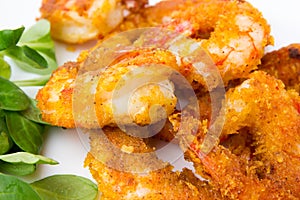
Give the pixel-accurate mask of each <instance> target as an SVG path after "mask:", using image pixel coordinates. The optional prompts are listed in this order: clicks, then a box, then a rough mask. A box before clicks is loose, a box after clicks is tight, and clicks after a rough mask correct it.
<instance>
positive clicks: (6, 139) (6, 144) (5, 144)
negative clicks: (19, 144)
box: [0, 116, 13, 155]
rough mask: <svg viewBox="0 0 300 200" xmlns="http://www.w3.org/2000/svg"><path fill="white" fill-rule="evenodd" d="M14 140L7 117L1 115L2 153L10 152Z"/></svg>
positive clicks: (0, 138)
mask: <svg viewBox="0 0 300 200" xmlns="http://www.w3.org/2000/svg"><path fill="white" fill-rule="evenodd" d="M12 145H13V142H12V140H11V138H10V136H9V134H8V130H7V127H6V123H5V119H4V118H3V117H1V116H0V155H2V154H4V153H6V152H8V151H9V150H10V149H11V147H12Z"/></svg>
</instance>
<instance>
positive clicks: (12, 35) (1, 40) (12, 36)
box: [0, 27, 25, 51]
mask: <svg viewBox="0 0 300 200" xmlns="http://www.w3.org/2000/svg"><path fill="white" fill-rule="evenodd" d="M24 29H25V28H24V27H21V28H18V29H15V30H2V31H0V51H2V50H5V49H7V48H9V47H12V46H15V45H16V44H17V43H18V41H19V39H20V37H21V35H22V33H23V31H24Z"/></svg>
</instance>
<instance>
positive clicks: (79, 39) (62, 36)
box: [40, 0, 125, 43]
mask: <svg viewBox="0 0 300 200" xmlns="http://www.w3.org/2000/svg"><path fill="white" fill-rule="evenodd" d="M124 10H125V7H124V5H122V4H121V0H85V1H83V0H43V2H42V6H41V8H40V12H41V17H40V18H44V19H48V20H49V21H50V23H51V34H52V36H53V38H55V39H57V40H61V41H64V42H67V43H83V42H86V41H88V40H91V39H96V38H98V37H100V38H101V37H103V36H105V35H107V34H108V33H109V32H110V31H112V30H113V29H114V28H115V27H117V26H118V25H119V23H121V21H122V20H123V18H124V15H123V11H124Z"/></svg>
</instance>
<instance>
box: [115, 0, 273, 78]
mask: <svg viewBox="0 0 300 200" xmlns="http://www.w3.org/2000/svg"><path fill="white" fill-rule="evenodd" d="M148 26H161V27H164V28H167V29H171V30H175V31H177V32H179V33H183V34H184V35H186V36H189V37H191V38H194V39H196V40H198V41H199V43H200V46H201V47H203V48H204V49H205V50H206V51H207V53H208V54H209V55H210V56H211V58H212V60H213V61H214V63H215V64H216V65H217V67H218V68H219V70H220V73H221V76H222V77H223V81H224V83H225V84H227V83H228V81H230V80H233V79H236V78H246V77H247V76H248V75H249V73H250V72H251V71H252V70H254V69H256V68H257V65H258V64H260V59H261V58H262V56H263V55H264V47H265V46H267V45H269V44H272V43H273V38H272V37H271V36H270V27H269V25H268V24H267V22H266V20H265V19H264V18H263V16H262V14H261V13H260V12H259V11H258V10H257V9H256V8H254V7H253V6H252V5H251V4H249V3H248V2H246V1H237V0H225V1H223V0H213V1H211V0H188V1H182V0H176V1H163V2H161V3H158V4H157V5H155V6H153V7H148V8H146V9H145V10H141V12H140V14H139V15H132V16H129V17H128V18H127V19H126V20H125V22H124V23H122V24H121V25H120V27H119V29H120V31H125V30H129V29H133V28H140V27H148Z"/></svg>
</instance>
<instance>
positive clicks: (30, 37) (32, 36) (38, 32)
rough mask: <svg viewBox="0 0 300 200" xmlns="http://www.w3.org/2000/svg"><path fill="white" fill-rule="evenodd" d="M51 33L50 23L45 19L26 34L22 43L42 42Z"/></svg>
mask: <svg viewBox="0 0 300 200" xmlns="http://www.w3.org/2000/svg"><path fill="white" fill-rule="evenodd" d="M49 33H50V23H49V21H47V20H45V19H41V20H39V21H38V22H37V23H36V24H34V25H33V26H31V27H30V28H29V29H28V30H26V31H25V32H24V34H23V35H22V37H21V39H20V43H35V42H36V41H41V40H43V38H44V37H45V36H47V35H48V34H49Z"/></svg>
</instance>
